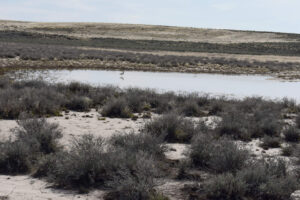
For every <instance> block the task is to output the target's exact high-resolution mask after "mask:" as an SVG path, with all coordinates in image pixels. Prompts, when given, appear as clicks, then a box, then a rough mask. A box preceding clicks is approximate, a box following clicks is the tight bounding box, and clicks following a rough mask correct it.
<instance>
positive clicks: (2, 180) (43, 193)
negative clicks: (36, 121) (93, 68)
mask: <svg viewBox="0 0 300 200" xmlns="http://www.w3.org/2000/svg"><path fill="white" fill-rule="evenodd" d="M153 117H156V115H155V114H154V115H153ZM47 120H48V121H49V122H55V123H58V124H59V127H60V128H61V130H62V132H63V138H62V139H61V140H60V142H61V144H63V145H65V146H67V145H68V144H69V142H70V140H71V139H72V137H78V136H81V135H84V134H93V135H95V136H101V137H104V138H109V137H111V136H112V135H114V134H125V133H129V132H132V131H134V132H138V131H139V129H140V128H141V127H142V125H143V124H144V123H145V122H146V121H147V120H149V119H142V118H139V119H138V120H137V121H133V120H131V119H118V118H115V119H112V118H105V120H103V119H102V117H101V115H100V114H99V113H98V112H97V111H96V110H91V111H90V112H88V113H82V112H69V113H63V116H62V117H51V118H48V119H47ZM193 120H195V121H204V122H205V123H206V124H207V125H209V126H210V127H212V128H213V127H215V126H216V124H217V122H219V121H220V120H221V119H220V118H219V117H203V118H201V119H199V118H193ZM15 127H17V122H16V121H15V120H0V139H1V140H3V139H7V138H9V137H10V136H12V135H13V134H12V132H11V129H13V128H15ZM239 143H240V145H242V146H243V147H245V148H246V149H248V150H249V151H250V152H251V154H252V155H253V156H255V157H273V156H276V157H278V156H280V155H281V149H280V148H277V149H269V150H263V149H262V148H261V147H260V143H261V142H260V141H259V140H253V141H251V142H249V143H244V142H239ZM167 147H168V151H167V152H166V157H167V158H168V159H171V160H181V159H184V158H186V155H187V154H188V151H189V149H190V145H188V144H167ZM280 157H281V156H280ZM282 158H284V157H282ZM287 161H289V160H287ZM186 184H193V182H190V181H177V180H164V181H163V184H161V185H160V186H158V187H157V189H158V190H159V191H160V192H162V193H163V194H164V195H166V196H168V197H169V198H170V199H171V200H173V199H174V200H175V199H184V197H183V196H184V194H182V192H181V190H180V189H181V188H183V187H184V185H186ZM104 194H105V192H104V191H101V190H95V191H91V192H90V193H88V194H77V193H75V192H72V191H65V190H57V189H53V188H51V184H49V183H47V182H45V181H44V180H40V179H34V178H32V177H30V176H28V175H23V176H4V175H0V200H3V199H6V197H8V199H12V200H31V199H32V200H56V199H57V200H69V199H86V200H94V199H103V195H104Z"/></svg>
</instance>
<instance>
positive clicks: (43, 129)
mask: <svg viewBox="0 0 300 200" xmlns="http://www.w3.org/2000/svg"><path fill="white" fill-rule="evenodd" d="M18 125H19V127H18V128H16V129H14V131H13V132H14V136H15V138H10V139H9V140H7V141H4V142H2V143H0V152H1V153H0V172H1V173H9V174H19V173H27V172H30V171H32V170H34V168H35V166H36V164H37V162H38V161H39V159H40V158H41V157H43V156H45V155H50V154H53V153H56V152H58V151H60V146H59V144H58V139H59V138H61V137H62V134H61V131H60V130H59V128H58V126H57V124H51V123H48V122H47V121H46V120H45V119H36V118H33V119H29V118H26V119H22V120H19V121H18Z"/></svg>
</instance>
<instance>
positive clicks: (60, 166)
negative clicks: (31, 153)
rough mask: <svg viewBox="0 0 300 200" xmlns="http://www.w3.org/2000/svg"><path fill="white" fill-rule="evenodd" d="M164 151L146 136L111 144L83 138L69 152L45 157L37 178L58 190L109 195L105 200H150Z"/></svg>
mask: <svg viewBox="0 0 300 200" xmlns="http://www.w3.org/2000/svg"><path fill="white" fill-rule="evenodd" d="M164 150H165V148H164V146H163V145H161V141H158V140H157V139H156V138H153V137H151V136H149V135H146V134H134V133H131V134H125V135H115V136H113V138H111V139H110V140H104V139H103V138H101V137H94V136H92V135H84V136H82V137H79V138H74V139H73V140H72V145H71V146H70V148H69V149H68V150H61V151H59V152H57V153H56V154H54V155H51V156H48V157H44V160H42V161H41V162H40V165H39V169H38V170H37V173H36V174H35V175H36V176H38V177H40V176H43V177H45V178H46V179H47V180H48V181H50V182H52V183H53V184H55V185H56V186H58V187H61V188H65V189H76V190H79V191H81V192H86V191H88V190H89V189H91V188H103V189H106V190H108V191H109V193H108V194H107V195H106V197H105V198H106V199H120V198H121V199H128V200H129V199H137V200H138V199H152V197H154V196H157V195H158V196H159V194H158V193H157V192H156V191H155V189H154V186H156V184H157V183H156V180H155V179H156V178H158V177H160V176H162V175H163V174H162V173H161V170H160V169H159V167H158V166H159V164H158V163H159V162H161V160H163V158H164V155H163V152H164Z"/></svg>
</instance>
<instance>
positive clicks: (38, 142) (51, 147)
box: [14, 118, 62, 154]
mask: <svg viewBox="0 0 300 200" xmlns="http://www.w3.org/2000/svg"><path fill="white" fill-rule="evenodd" d="M17 122H18V125H19V127H18V128H16V129H15V130H14V134H15V135H16V140H17V141H22V142H23V143H24V144H26V145H27V146H28V147H29V148H30V149H31V151H32V152H35V153H36V152H41V153H44V154H49V153H54V152H56V151H57V150H58V148H59V145H58V139H59V138H61V137H62V133H61V130H60V129H59V128H58V124H53V123H48V122H47V121H46V119H44V118H41V119H37V118H24V119H21V120H18V121H17Z"/></svg>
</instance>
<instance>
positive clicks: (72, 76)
mask: <svg viewBox="0 0 300 200" xmlns="http://www.w3.org/2000/svg"><path fill="white" fill-rule="evenodd" d="M14 76H18V77H19V78H23V79H43V80H47V81H51V82H70V81H80V82H85V83H90V84H93V85H107V84H110V85H114V86H119V87H121V88H127V87H139V88H153V89H157V90H158V91H175V92H199V93H208V94H212V95H228V96H232V97H238V98H241V97H246V96H263V97H267V98H272V99H279V98H283V97H288V98H292V99H295V100H297V102H300V82H296V81H294V82H291V81H281V80H277V79H273V78H272V77H270V76H260V75H221V74H190V73H172V72H166V73H165V72H139V71H125V72H121V71H106V70H35V71H33V70H27V71H17V72H15V74H14Z"/></svg>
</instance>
